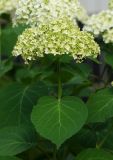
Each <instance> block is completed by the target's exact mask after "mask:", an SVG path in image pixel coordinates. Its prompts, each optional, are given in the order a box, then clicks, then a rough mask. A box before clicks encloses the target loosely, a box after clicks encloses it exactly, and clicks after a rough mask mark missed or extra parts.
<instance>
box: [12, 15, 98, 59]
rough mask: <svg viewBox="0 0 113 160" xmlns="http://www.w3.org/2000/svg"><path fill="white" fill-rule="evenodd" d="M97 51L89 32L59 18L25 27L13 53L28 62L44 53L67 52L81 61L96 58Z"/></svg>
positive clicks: (61, 53)
mask: <svg viewBox="0 0 113 160" xmlns="http://www.w3.org/2000/svg"><path fill="white" fill-rule="evenodd" d="M99 52H100V48H99V46H98V44H97V43H96V42H95V41H94V38H93V36H92V35H91V34H90V33H87V32H84V31H80V30H79V28H78V27H77V26H75V24H74V22H73V21H71V20H70V19H68V18H61V19H55V20H54V21H52V22H51V23H49V24H40V25H39V27H34V28H29V29H26V30H25V31H24V32H23V34H22V35H20V36H19V38H18V41H17V44H16V46H15V48H14V50H13V55H14V56H18V55H21V56H22V57H23V59H24V60H25V61H26V62H28V61H30V60H35V59H37V58H38V57H43V56H44V55H45V54H53V55H54V56H55V55H63V54H68V55H70V56H72V57H73V58H74V59H76V60H77V61H80V62H81V61H82V59H84V58H86V57H94V58H96V57H97V55H98V54H99Z"/></svg>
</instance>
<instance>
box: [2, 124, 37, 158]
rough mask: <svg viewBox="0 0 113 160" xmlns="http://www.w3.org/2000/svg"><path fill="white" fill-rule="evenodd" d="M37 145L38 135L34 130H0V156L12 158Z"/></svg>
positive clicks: (16, 128)
mask: <svg viewBox="0 0 113 160" xmlns="http://www.w3.org/2000/svg"><path fill="white" fill-rule="evenodd" d="M35 145H36V133H35V132H34V130H33V129H32V128H29V127H26V126H21V127H7V128H3V129H0V155H1V156H12V155H16V154H18V153H21V152H23V151H25V150H27V149H29V148H31V147H33V146H35Z"/></svg>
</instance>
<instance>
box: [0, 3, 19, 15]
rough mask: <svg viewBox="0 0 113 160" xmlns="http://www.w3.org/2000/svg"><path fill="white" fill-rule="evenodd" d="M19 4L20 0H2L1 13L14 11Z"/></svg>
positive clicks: (0, 4)
mask: <svg viewBox="0 0 113 160" xmlns="http://www.w3.org/2000/svg"><path fill="white" fill-rule="evenodd" d="M17 4H18V0H0V14H2V13H9V12H12V11H14V10H15V9H16V6H17Z"/></svg>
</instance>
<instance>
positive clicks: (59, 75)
mask: <svg viewBox="0 0 113 160" xmlns="http://www.w3.org/2000/svg"><path fill="white" fill-rule="evenodd" d="M61 97H62V81H61V69H60V62H58V100H61Z"/></svg>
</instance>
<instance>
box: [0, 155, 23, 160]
mask: <svg viewBox="0 0 113 160" xmlns="http://www.w3.org/2000/svg"><path fill="white" fill-rule="evenodd" d="M0 160H21V159H20V158H18V157H11V156H9V157H0Z"/></svg>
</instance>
